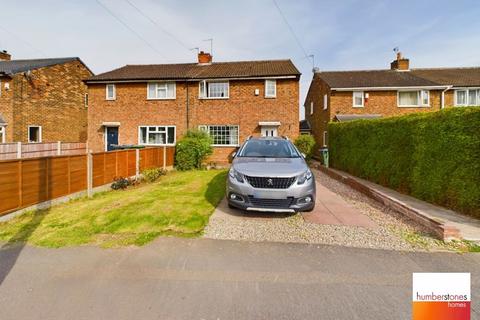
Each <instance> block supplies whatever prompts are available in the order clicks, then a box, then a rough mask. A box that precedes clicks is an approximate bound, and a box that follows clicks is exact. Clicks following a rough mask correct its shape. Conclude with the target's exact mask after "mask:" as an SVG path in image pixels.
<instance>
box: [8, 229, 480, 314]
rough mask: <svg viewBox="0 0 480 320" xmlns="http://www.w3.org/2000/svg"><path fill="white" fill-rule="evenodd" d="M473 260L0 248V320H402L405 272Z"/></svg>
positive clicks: (364, 253)
mask: <svg viewBox="0 0 480 320" xmlns="http://www.w3.org/2000/svg"><path fill="white" fill-rule="evenodd" d="M449 271H456V272H471V273H472V319H476V318H480V277H479V275H480V254H464V255H458V254H451V253H413V252H408V253H407V252H395V251H383V250H371V249H356V248H347V247H336V246H326V245H308V244H285V243H266V242H263V243H253V242H236V241H223V240H209V239H178V238H160V239H158V240H156V241H154V242H153V243H151V244H149V245H147V246H145V247H142V248H122V249H109V250H106V249H100V248H95V247H77V248H63V249H42V248H32V247H28V246H26V247H22V246H17V247H13V248H3V249H1V250H0V283H1V284H0V319H2V320H7V319H49V320H52V319H142V320H143V319H276V320H277V319H409V318H410V310H411V297H412V294H411V276H412V272H449Z"/></svg>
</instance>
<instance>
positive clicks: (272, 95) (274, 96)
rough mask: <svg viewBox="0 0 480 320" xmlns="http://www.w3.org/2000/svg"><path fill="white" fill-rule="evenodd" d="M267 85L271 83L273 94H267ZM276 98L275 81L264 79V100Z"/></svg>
mask: <svg viewBox="0 0 480 320" xmlns="http://www.w3.org/2000/svg"><path fill="white" fill-rule="evenodd" d="M268 83H273V94H268ZM276 97H277V80H275V79H265V98H276Z"/></svg>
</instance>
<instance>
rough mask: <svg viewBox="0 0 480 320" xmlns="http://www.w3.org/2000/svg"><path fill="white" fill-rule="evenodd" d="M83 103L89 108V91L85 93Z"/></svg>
mask: <svg viewBox="0 0 480 320" xmlns="http://www.w3.org/2000/svg"><path fill="white" fill-rule="evenodd" d="M83 103H84V104H85V108H88V93H85V94H84V95H83Z"/></svg>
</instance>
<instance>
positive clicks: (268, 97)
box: [265, 96, 277, 99]
mask: <svg viewBox="0 0 480 320" xmlns="http://www.w3.org/2000/svg"><path fill="white" fill-rule="evenodd" d="M276 98H277V96H265V99H276Z"/></svg>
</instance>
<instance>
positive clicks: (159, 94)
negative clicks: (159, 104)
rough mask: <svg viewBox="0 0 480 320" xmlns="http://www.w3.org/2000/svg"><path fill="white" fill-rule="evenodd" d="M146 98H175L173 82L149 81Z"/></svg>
mask: <svg viewBox="0 0 480 320" xmlns="http://www.w3.org/2000/svg"><path fill="white" fill-rule="evenodd" d="M147 99H175V82H152V83H149V84H148V91H147Z"/></svg>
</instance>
